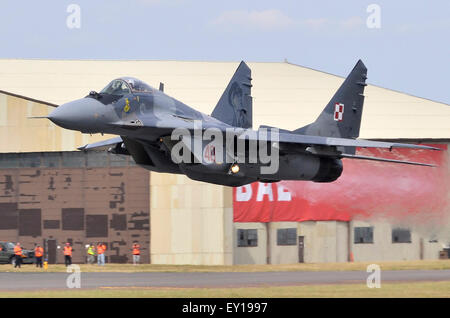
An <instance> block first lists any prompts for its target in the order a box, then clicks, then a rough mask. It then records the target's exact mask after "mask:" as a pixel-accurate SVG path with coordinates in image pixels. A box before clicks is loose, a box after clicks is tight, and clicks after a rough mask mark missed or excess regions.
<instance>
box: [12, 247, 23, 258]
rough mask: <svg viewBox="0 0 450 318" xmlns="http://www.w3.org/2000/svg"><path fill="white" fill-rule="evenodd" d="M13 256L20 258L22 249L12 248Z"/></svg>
mask: <svg viewBox="0 0 450 318" xmlns="http://www.w3.org/2000/svg"><path fill="white" fill-rule="evenodd" d="M14 254H16V255H17V256H22V248H21V247H20V246H17V245H16V246H14Z"/></svg>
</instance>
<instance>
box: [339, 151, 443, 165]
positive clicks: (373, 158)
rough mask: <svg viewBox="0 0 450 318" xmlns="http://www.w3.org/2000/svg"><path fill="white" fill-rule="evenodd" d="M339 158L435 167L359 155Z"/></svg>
mask: <svg viewBox="0 0 450 318" xmlns="http://www.w3.org/2000/svg"><path fill="white" fill-rule="evenodd" d="M341 157H342V158H349V159H362V160H372V161H383V162H393V163H402V164H407V165H416V166H426V167H437V166H436V165H434V164H430V163H422V162H414V161H403V160H395V159H386V158H377V157H368V156H359V155H349V154H342V155H341Z"/></svg>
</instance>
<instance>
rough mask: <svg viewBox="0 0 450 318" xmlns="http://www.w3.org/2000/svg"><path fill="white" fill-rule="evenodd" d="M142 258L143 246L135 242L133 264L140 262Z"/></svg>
mask: <svg viewBox="0 0 450 318" xmlns="http://www.w3.org/2000/svg"><path fill="white" fill-rule="evenodd" d="M140 258H141V246H140V245H139V244H138V243H134V244H133V265H138V264H139V259H140Z"/></svg>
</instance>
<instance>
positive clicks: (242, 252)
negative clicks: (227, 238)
mask: <svg viewBox="0 0 450 318" xmlns="http://www.w3.org/2000/svg"><path fill="white" fill-rule="evenodd" d="M233 228H234V230H233V246H234V250H233V264H235V265H237V264H267V223H234V227H233ZM238 229H256V230H257V231H258V232H257V233H258V246H251V247H238V246H237V230H238Z"/></svg>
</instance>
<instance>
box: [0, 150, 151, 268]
mask: <svg viewBox="0 0 450 318" xmlns="http://www.w3.org/2000/svg"><path fill="white" fill-rule="evenodd" d="M149 178H150V174H149V173H148V172H147V171H146V170H144V169H142V168H140V167H137V166H136V165H135V163H134V161H133V160H132V158H130V157H128V156H117V155H112V154H108V153H106V152H89V153H84V152H79V151H77V152H46V153H5V154H0V217H1V219H2V221H1V222H0V240H3V241H12V242H20V243H21V244H22V246H24V247H25V248H29V249H31V248H34V246H35V244H38V243H39V244H42V243H43V242H44V241H45V240H47V243H48V249H49V250H48V252H49V258H51V262H57V263H62V262H63V261H64V257H63V253H62V245H63V244H64V243H65V242H71V243H72V246H73V249H74V251H73V261H74V263H84V262H85V260H86V252H87V251H86V245H87V244H91V243H93V244H96V243H97V242H103V243H105V244H106V245H107V252H106V260H107V262H113V263H127V262H131V261H132V257H131V247H132V244H133V242H134V241H137V242H139V244H140V245H141V261H142V262H149V259H150V256H149V255H150V251H149V247H150V244H149V240H150V223H149V215H150V214H149V209H150V207H149V200H150V199H149V198H150V192H149V191H150V180H149ZM58 246H59V248H58ZM49 262H50V259H49Z"/></svg>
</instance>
